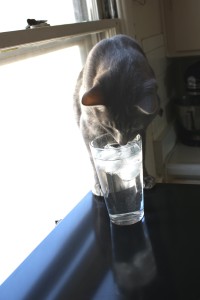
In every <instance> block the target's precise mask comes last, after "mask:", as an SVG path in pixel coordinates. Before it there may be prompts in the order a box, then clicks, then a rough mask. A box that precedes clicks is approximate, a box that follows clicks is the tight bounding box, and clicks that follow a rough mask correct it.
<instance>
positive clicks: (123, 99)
mask: <svg viewBox="0 0 200 300" xmlns="http://www.w3.org/2000/svg"><path fill="white" fill-rule="evenodd" d="M158 110H159V101H158V96H157V84H156V79H155V75H154V72H153V70H152V69H151V67H150V65H149V63H148V61H147V58H146V56H145V54H144V52H143V50H142V49H141V47H140V46H139V45H138V43H137V42H136V41H135V40H134V39H132V38H130V37H128V36H125V35H116V36H114V37H112V38H109V39H104V40H102V41H100V42H99V43H97V44H96V45H95V46H94V47H93V49H92V50H91V51H90V53H89V55H88V57H87V60H86V63H85V66H84V68H83V70H82V71H81V73H80V75H79V77H78V80H77V84H76V89H75V93H74V112H75V116H76V120H77V124H78V126H79V127H80V130H81V133H82V135H83V138H84V141H85V144H86V146H87V148H88V151H89V153H90V148H89V144H90V142H91V141H92V140H93V139H94V138H95V137H97V136H99V135H101V134H103V133H107V132H108V133H110V134H111V135H112V136H113V137H114V138H115V140H116V141H117V143H119V144H120V145H125V144H126V143H127V142H129V141H131V140H133V138H134V137H135V136H136V135H137V134H138V133H139V134H141V135H142V138H143V154H144V152H145V129H146V127H147V126H148V124H149V123H150V122H151V121H152V119H153V118H154V117H155V115H156V114H157V112H158ZM90 159H91V162H92V164H93V160H92V157H91V153H90ZM93 168H94V165H93ZM143 169H144V182H145V186H146V188H151V187H152V186H153V184H154V181H153V178H152V177H151V176H148V174H147V171H146V168H145V166H143ZM94 179H95V184H94V187H93V190H92V191H93V193H94V194H95V195H102V194H101V188H100V184H99V180H98V177H97V174H96V171H95V168H94Z"/></svg>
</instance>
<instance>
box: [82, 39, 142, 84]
mask: <svg viewBox="0 0 200 300" xmlns="http://www.w3.org/2000/svg"><path fill="white" fill-rule="evenodd" d="M138 55H139V56H142V57H145V54H144V52H143V50H142V49H141V47H140V46H139V44H138V43H137V42H136V41H135V40H134V39H132V38H131V37H129V36H126V35H121V34H120V35H116V36H113V37H111V38H108V39H104V40H102V41H100V42H99V43H97V44H96V45H95V46H94V47H93V48H92V50H91V51H90V53H89V55H88V57H87V60H86V63H85V66H84V68H83V83H84V84H85V86H87V88H90V87H91V86H92V85H93V83H94V78H95V77H96V76H100V75H101V74H103V73H104V72H107V71H108V70H109V69H113V68H115V69H116V66H117V65H118V64H122V62H123V63H125V64H128V63H131V62H133V61H134V60H137V59H138Z"/></svg>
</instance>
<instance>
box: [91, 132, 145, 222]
mask: <svg viewBox="0 0 200 300" xmlns="http://www.w3.org/2000/svg"><path fill="white" fill-rule="evenodd" d="M90 148H91V152H92V156H93V160H94V164H95V168H96V171H97V175H98V178H99V182H100V185H101V189H102V193H103V196H104V199H105V202H106V206H107V209H108V213H109V216H110V220H111V222H113V223H115V224H118V225H129V224H134V223H136V222H138V221H140V220H141V219H142V217H143V215H144V200H143V168H142V139H141V136H140V135H137V136H136V138H135V139H134V140H133V141H131V142H129V143H128V144H127V145H124V146H120V145H119V144H117V143H116V141H115V140H114V138H113V137H112V136H111V135H110V134H104V135H102V136H100V137H97V138H96V139H94V140H93V141H92V142H91V145H90Z"/></svg>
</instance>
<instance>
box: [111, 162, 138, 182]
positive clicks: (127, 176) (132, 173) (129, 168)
mask: <svg viewBox="0 0 200 300" xmlns="http://www.w3.org/2000/svg"><path fill="white" fill-rule="evenodd" d="M141 167H142V162H141V161H138V162H134V161H133V162H132V163H129V164H124V166H123V167H122V168H121V169H120V170H119V171H118V172H117V174H118V176H119V177H120V178H121V180H124V181H129V180H132V179H134V178H135V177H137V176H138V175H139V173H140V170H141Z"/></svg>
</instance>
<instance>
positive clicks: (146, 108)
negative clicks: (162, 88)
mask: <svg viewBox="0 0 200 300" xmlns="http://www.w3.org/2000/svg"><path fill="white" fill-rule="evenodd" d="M136 107H137V108H138V109H139V110H140V111H142V112H143V113H144V114H147V115H151V114H154V113H155V112H156V111H157V109H158V107H159V104H158V97H157V96H154V98H153V99H152V97H151V96H150V97H149V96H146V97H144V98H142V100H140V103H139V104H138V105H136Z"/></svg>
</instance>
